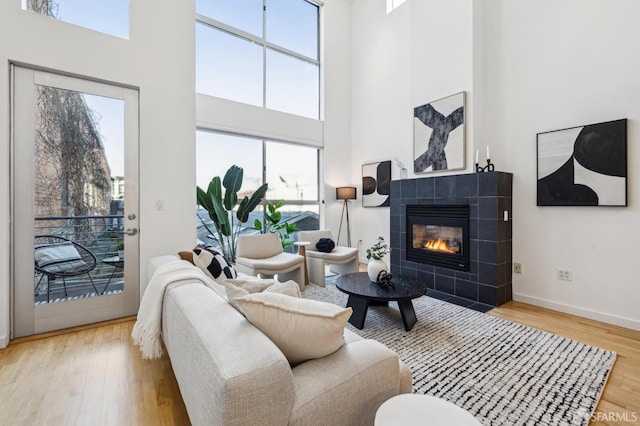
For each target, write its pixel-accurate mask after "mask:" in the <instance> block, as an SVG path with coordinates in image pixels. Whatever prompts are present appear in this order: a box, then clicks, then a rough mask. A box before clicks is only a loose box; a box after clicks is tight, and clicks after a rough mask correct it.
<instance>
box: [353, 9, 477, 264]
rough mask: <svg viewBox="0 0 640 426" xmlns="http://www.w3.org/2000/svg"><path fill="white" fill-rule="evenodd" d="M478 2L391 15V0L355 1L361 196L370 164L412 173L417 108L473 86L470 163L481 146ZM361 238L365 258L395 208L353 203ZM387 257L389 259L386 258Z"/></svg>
mask: <svg viewBox="0 0 640 426" xmlns="http://www.w3.org/2000/svg"><path fill="white" fill-rule="evenodd" d="M472 17H473V10H472V1H471V0H449V1H440V0H420V1H413V0H409V1H407V2H406V3H404V4H403V5H401V6H400V7H398V8H397V9H396V10H394V11H393V12H391V13H390V14H387V13H386V1H385V0H373V1H372V0H356V1H355V2H354V3H353V6H352V24H351V25H352V27H351V37H352V49H351V50H352V59H351V68H352V79H351V90H352V92H351V93H352V100H351V102H352V103H351V117H352V127H351V138H352V154H351V155H352V162H351V164H352V171H351V173H352V179H353V181H354V182H358V194H359V195H358V197H360V196H361V194H362V191H361V189H362V184H361V181H362V172H361V166H362V164H364V163H369V162H374V161H384V160H394V161H393V163H392V164H393V168H392V177H393V179H399V178H400V176H401V171H400V167H399V165H398V164H399V163H402V164H403V165H404V167H405V168H406V169H407V176H408V177H409V178H414V177H426V176H431V175H429V174H420V175H415V174H414V173H413V108H414V107H416V106H419V105H423V104H425V103H427V102H430V101H433V100H437V99H440V98H442V97H445V96H448V95H451V94H454V93H458V92H461V91H463V90H464V91H466V92H467V93H466V104H467V123H466V151H467V168H466V170H458V171H456V172H449V173H444V174H452V173H467V172H470V171H472V170H473V169H472V165H471V160H470V155H471V153H472V152H473V150H474V143H473V140H474V130H473V103H474V97H473V69H472V63H473V46H472V42H473V37H472ZM396 159H397V160H399V161H396ZM353 205H354V207H355V208H354V220H352V223H353V225H354V226H353V230H354V232H353V234H354V240H355V241H358V240H362V246H361V247H360V258H361V259H363V260H364V259H365V255H366V254H365V250H366V248H367V247H370V246H371V245H372V244H373V243H374V242H375V240H376V239H377V237H378V236H383V237H384V238H385V239H386V240H387V242H388V241H389V208H384V207H383V208H363V207H362V202H361V201H360V200H358V202H356V203H353ZM387 260H388V259H387Z"/></svg>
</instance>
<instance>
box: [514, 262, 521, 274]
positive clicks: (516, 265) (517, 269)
mask: <svg viewBox="0 0 640 426" xmlns="http://www.w3.org/2000/svg"><path fill="white" fill-rule="evenodd" d="M513 272H515V273H516V274H521V273H522V263H520V262H516V263H514V264H513Z"/></svg>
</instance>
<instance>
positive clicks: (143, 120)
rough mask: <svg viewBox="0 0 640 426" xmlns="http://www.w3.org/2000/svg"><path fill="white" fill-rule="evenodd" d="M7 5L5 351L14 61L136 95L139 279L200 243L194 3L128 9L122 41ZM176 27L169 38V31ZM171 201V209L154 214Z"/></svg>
mask: <svg viewBox="0 0 640 426" xmlns="http://www.w3.org/2000/svg"><path fill="white" fill-rule="evenodd" d="M20 3H21V2H20V1H11V2H9V1H3V2H0V63H1V64H3V65H2V66H0V129H2V132H1V133H0V164H1V167H0V170H1V172H0V173H1V182H2V185H1V187H0V206H2V207H1V210H0V224H2V225H1V227H0V241H1V244H0V274H1V275H0V347H2V346H4V345H5V344H6V342H7V340H8V336H9V324H10V322H9V321H10V310H9V307H10V300H11V299H10V281H9V262H10V246H9V229H10V227H9V202H10V196H9V177H10V174H9V146H10V140H9V109H8V108H9V66H8V64H9V62H10V61H13V62H20V63H24V64H27V65H30V66H35V67H43V68H46V69H50V70H54V71H59V72H64V73H73V74H77V75H80V76H86V77H89V78H94V79H101V80H105V81H109V82H114V83H117V84H124V85H129V86H133V87H137V88H139V93H140V207H139V217H140V260H141V268H140V273H141V276H142V277H145V276H146V264H147V260H148V259H149V258H150V257H152V256H155V255H158V254H163V253H171V252H175V251H176V250H178V249H180V248H182V247H185V246H188V244H191V242H192V241H193V233H194V227H195V218H194V214H193V213H194V207H193V206H194V202H193V191H185V188H193V186H194V181H195V172H194V165H195V158H194V151H195V147H194V145H195V135H194V123H195V105H194V96H193V92H194V87H195V77H194V65H193V64H194V57H195V56H194V55H195V48H194V23H193V22H194V6H193V4H192V2H186V3H184V4H183V7H180V8H176V7H173V6H174V5H173V4H172V2H170V1H167V0H163V1H157V0H139V1H135V2H134V1H132V2H131V34H130V40H129V41H127V40H122V39H118V38H115V37H110V36H107V35H104V34H101V33H97V32H94V31H91V30H87V29H84V28H80V27H76V26H73V25H70V24H67V23H64V22H60V21H56V20H54V19H51V18H48V17H45V16H41V15H37V14H35V13H31V12H27V11H23V10H21V9H20ZM167 28H171V31H166V29H167ZM155 200H164V202H165V203H164V204H165V208H164V211H156V210H155V209H154V206H155Z"/></svg>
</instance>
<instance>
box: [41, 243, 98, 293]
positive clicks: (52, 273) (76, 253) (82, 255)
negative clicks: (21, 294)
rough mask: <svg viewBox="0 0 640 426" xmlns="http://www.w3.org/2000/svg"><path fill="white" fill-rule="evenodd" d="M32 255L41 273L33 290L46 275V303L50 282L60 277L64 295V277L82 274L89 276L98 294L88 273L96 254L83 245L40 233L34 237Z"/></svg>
mask: <svg viewBox="0 0 640 426" xmlns="http://www.w3.org/2000/svg"><path fill="white" fill-rule="evenodd" d="M34 257H35V269H36V271H37V272H39V273H40V274H42V275H41V276H40V279H39V280H38V282H37V284H36V286H35V289H34V291H35V292H37V291H38V287H40V284H41V283H42V279H43V278H44V277H45V276H46V277H47V303H49V301H50V299H49V298H50V294H51V284H52V283H53V281H55V280H56V279H57V278H62V284H63V286H64V295H65V297H66V296H67V283H66V278H69V277H77V276H79V275H84V274H87V276H88V277H89V280H90V281H91V285H92V286H93V288H94V289H95V291H96V294H100V292H99V291H98V289H97V288H96V285H95V283H94V282H93V278H91V274H90V273H89V272H91V271H92V270H93V269H94V268H95V267H96V265H97V263H98V262H97V260H96V256H95V255H94V254H93V253H91V251H90V250H89V249H88V248H86V247H84V246H83V245H81V244H78V243H76V242H75V241H71V240H68V239H66V238H63V237H59V236H57V235H40V236H36V237H35V246H34Z"/></svg>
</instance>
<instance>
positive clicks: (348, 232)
mask: <svg viewBox="0 0 640 426" xmlns="http://www.w3.org/2000/svg"><path fill="white" fill-rule="evenodd" d="M347 201H348V200H344V204H343V205H342V215H341V216H340V228H339V229H338V241H337V242H338V243H339V242H340V233H341V232H342V220H343V219H344V212H345V210H346V212H347V243H348V246H349V247H351V227H350V226H349V206H348V205H347Z"/></svg>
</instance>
